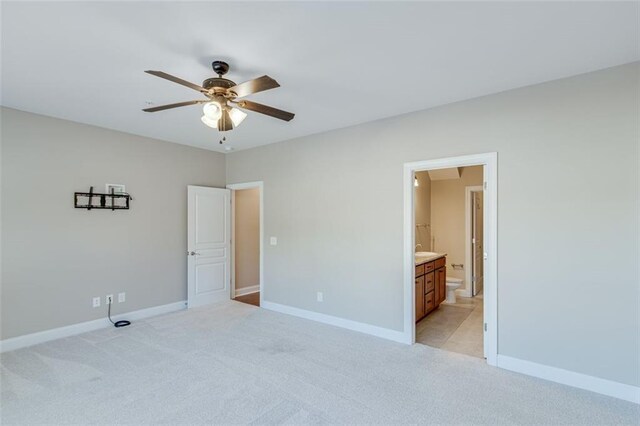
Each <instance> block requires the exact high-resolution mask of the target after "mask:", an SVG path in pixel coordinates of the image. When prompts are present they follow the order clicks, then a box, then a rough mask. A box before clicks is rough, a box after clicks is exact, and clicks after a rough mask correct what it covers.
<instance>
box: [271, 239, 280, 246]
mask: <svg viewBox="0 0 640 426" xmlns="http://www.w3.org/2000/svg"><path fill="white" fill-rule="evenodd" d="M269 244H271V245H272V246H277V245H278V237H271V238H270V239H269Z"/></svg>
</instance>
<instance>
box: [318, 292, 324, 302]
mask: <svg viewBox="0 0 640 426" xmlns="http://www.w3.org/2000/svg"><path fill="white" fill-rule="evenodd" d="M317 299H318V302H323V301H324V295H323V294H322V292H321V291H319V292H318V295H317Z"/></svg>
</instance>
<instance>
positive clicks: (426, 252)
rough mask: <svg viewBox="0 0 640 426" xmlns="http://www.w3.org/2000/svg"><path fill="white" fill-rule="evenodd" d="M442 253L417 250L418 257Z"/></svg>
mask: <svg viewBox="0 0 640 426" xmlns="http://www.w3.org/2000/svg"><path fill="white" fill-rule="evenodd" d="M439 254H440V253H434V252H432V251H417V252H416V257H433V256H438V255H439Z"/></svg>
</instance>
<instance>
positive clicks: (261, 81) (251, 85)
mask: <svg viewBox="0 0 640 426" xmlns="http://www.w3.org/2000/svg"><path fill="white" fill-rule="evenodd" d="M276 87H280V85H279V84H278V82H277V81H275V80H274V79H272V78H271V77H269V76H268V75H263V76H262V77H258V78H255V79H253V80H249V81H245V82H244V83H240V84H236V85H235V86H233V87H231V88H229V89H228V90H229V91H230V92H233V93H235V94H236V95H237V97H238V98H243V97H245V96H248V95H251V94H253V93H258V92H263V91H265V90H269V89H275V88H276Z"/></svg>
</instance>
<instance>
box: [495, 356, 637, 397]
mask: <svg viewBox="0 0 640 426" xmlns="http://www.w3.org/2000/svg"><path fill="white" fill-rule="evenodd" d="M497 365H498V367H500V368H504V369H505V370H510V371H515V372H516V373H522V374H526V375H528V376H533V377H539V378H541V379H545V380H549V381H552V382H556V383H562V384H563V385H568V386H573V387H575V388H579V389H584V390H588V391H591V392H596V393H599V394H602V395H607V396H612V397H614V398H619V399H623V400H625V401H630V402H633V403H636V404H640V387H638V386H632V385H627V384H625V383H619V382H614V381H612V380H607V379H601V378H599V377H594V376H588V375H586V374H582V373H576V372H575V371H569V370H563V369H562V368H556V367H550V366H548V365H543V364H537V363H535V362H531V361H524V360H521V359H518V358H512V357H510V356H506V355H499V354H498V364H497Z"/></svg>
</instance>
